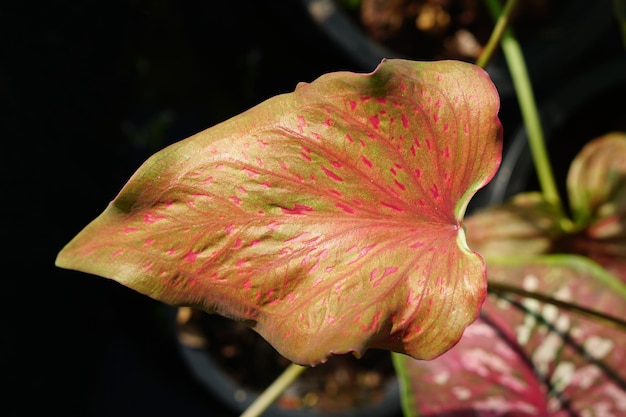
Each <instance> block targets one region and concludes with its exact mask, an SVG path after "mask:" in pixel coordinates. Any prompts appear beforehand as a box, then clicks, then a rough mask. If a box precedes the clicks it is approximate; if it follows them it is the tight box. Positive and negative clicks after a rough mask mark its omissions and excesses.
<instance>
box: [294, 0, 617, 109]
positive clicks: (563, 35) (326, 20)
mask: <svg viewBox="0 0 626 417" xmlns="http://www.w3.org/2000/svg"><path fill="white" fill-rule="evenodd" d="M300 2H301V4H302V6H303V7H304V8H305V9H306V10H307V12H308V13H309V15H310V16H311V19H312V20H313V21H314V22H315V23H316V24H317V26H318V27H319V28H320V30H321V31H322V32H323V33H325V34H326V35H327V37H328V38H329V39H330V40H331V41H333V42H334V43H335V44H336V45H337V46H338V47H339V48H340V49H341V50H343V51H344V52H345V53H346V55H347V56H349V57H350V58H351V59H352V60H353V61H354V62H355V63H356V64H357V65H358V66H360V67H361V68H362V69H363V70H364V71H371V70H373V69H374V68H375V67H376V66H377V65H378V63H380V61H381V59H383V58H408V59H416V60H432V59H433V57H430V56H406V55H405V54H402V53H399V52H397V51H394V50H392V49H390V48H389V47H386V46H385V45H383V44H382V43H380V42H376V41H374V40H372V39H371V38H370V37H369V36H368V34H367V33H366V32H365V30H364V29H363V28H362V27H360V26H359V25H358V24H357V23H355V21H354V19H353V18H351V17H350V15H349V14H348V13H347V12H346V10H345V9H344V8H342V7H341V6H340V3H339V2H338V1H336V0H300ZM612 3H613V2H612V1H609V0H600V1H594V2H589V1H585V0H572V1H562V2H561V3H560V4H559V5H558V6H557V7H558V8H559V11H558V13H557V14H555V16H554V17H553V18H551V19H547V21H545V22H542V23H541V26H539V27H533V33H534V34H535V35H534V36H525V37H523V39H521V42H523V43H522V45H521V46H522V49H523V52H524V56H525V59H526V61H527V66H528V73H529V75H530V77H531V78H532V80H533V84H534V87H535V89H536V91H537V92H538V91H541V90H543V89H544V86H550V84H551V83H553V82H559V81H560V80H561V79H562V77H563V74H564V73H567V74H572V73H575V72H577V71H579V70H580V69H581V68H580V65H577V63H579V62H582V61H584V59H585V57H587V56H589V55H593V54H594V53H595V52H597V50H598V46H599V45H601V44H602V42H603V39H605V38H606V36H607V34H609V33H610V31H611V30H612V29H613V28H614V26H615V24H616V21H615V17H614V11H613V4H612ZM486 70H487V72H488V73H489V75H490V76H491V78H492V80H493V82H494V84H495V85H496V87H497V88H498V91H499V93H500V96H501V98H502V101H503V102H508V101H513V104H514V95H515V92H514V89H513V85H512V82H511V77H510V74H509V71H508V68H507V65H506V62H505V61H504V58H503V56H502V55H500V54H496V56H494V58H493V60H492V61H491V62H490V63H489V65H488V66H487V67H486Z"/></svg>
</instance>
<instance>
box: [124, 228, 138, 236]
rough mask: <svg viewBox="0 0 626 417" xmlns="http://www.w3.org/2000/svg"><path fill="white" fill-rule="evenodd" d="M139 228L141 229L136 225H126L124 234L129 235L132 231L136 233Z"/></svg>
mask: <svg viewBox="0 0 626 417" xmlns="http://www.w3.org/2000/svg"><path fill="white" fill-rule="evenodd" d="M138 230H139V229H137V228H136V227H125V228H124V234H126V235H129V234H131V233H135V232H136V231H138Z"/></svg>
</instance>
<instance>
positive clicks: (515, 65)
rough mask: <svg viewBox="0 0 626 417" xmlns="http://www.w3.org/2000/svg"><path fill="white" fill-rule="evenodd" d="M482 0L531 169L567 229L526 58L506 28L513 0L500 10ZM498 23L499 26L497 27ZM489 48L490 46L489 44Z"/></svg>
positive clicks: (494, 1)
mask: <svg viewBox="0 0 626 417" xmlns="http://www.w3.org/2000/svg"><path fill="white" fill-rule="evenodd" d="M485 1H486V4H487V6H488V8H489V10H490V12H491V14H492V15H493V16H494V18H496V19H497V23H496V28H495V29H494V31H495V30H496V29H498V31H501V32H502V33H501V35H500V36H501V37H502V38H501V40H500V44H501V46H502V52H503V53H504V58H505V59H506V62H507V65H508V67H509V71H510V73H511V79H512V81H513V86H514V88H515V92H516V95H517V98H518V101H519V105H520V111H521V113H522V119H523V121H524V126H525V128H526V134H527V137H528V145H529V147H530V151H531V154H532V157H533V162H534V165H535V169H536V170H537V177H538V179H539V184H540V186H541V191H542V193H543V196H544V198H545V200H546V201H547V202H548V203H549V204H551V205H552V206H553V207H554V208H555V209H556V210H557V213H559V216H560V218H561V219H562V221H561V225H562V227H563V228H568V227H569V226H568V224H569V223H570V222H569V221H568V220H567V219H566V218H565V215H564V212H563V206H562V204H561V197H560V195H559V192H558V189H557V186H556V182H555V180H554V175H553V173H552V168H551V165H550V159H549V157H548V151H547V149H546V144H545V143H546V141H545V137H544V134H543V130H542V127H541V120H540V117H539V112H538V110H537V104H536V101H535V96H534V93H533V89H532V84H531V82H530V76H529V74H528V70H527V67H526V61H525V60H524V55H523V53H522V49H521V47H520V44H519V42H518V41H517V39H516V38H515V36H514V34H513V31H512V30H511V28H510V27H507V24H508V23H509V20H510V17H511V13H512V11H513V9H514V7H515V4H516V2H517V0H508V1H507V3H506V5H505V8H504V11H503V10H502V8H501V6H500V4H499V2H498V0H485ZM501 26H503V27H502V28H501ZM490 42H491V40H490ZM490 48H494V47H493V46H490ZM488 54H493V50H492V49H490V50H487V49H486V50H485V51H484V52H483V54H482V55H481V57H479V60H478V61H479V62H480V64H481V65H486V62H487V61H488V60H489V59H490V58H491V55H488ZM483 55H484V56H483Z"/></svg>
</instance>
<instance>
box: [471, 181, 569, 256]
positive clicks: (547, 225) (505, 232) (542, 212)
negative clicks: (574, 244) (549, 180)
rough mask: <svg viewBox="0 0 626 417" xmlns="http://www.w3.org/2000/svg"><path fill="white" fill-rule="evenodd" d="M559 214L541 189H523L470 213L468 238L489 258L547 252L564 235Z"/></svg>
mask: <svg viewBox="0 0 626 417" xmlns="http://www.w3.org/2000/svg"><path fill="white" fill-rule="evenodd" d="M558 218H559V214H558V212H557V211H556V210H555V208H554V207H553V206H552V205H550V204H549V203H548V202H546V201H545V199H544V198H543V196H542V194H541V193H538V192H528V193H522V194H519V195H516V196H515V197H513V198H511V199H510V200H509V201H507V202H505V203H503V204H498V205H492V206H488V207H484V208H481V209H480V210H478V211H476V212H474V213H473V214H472V215H471V216H468V217H467V219H465V228H466V234H467V242H468V244H469V246H470V247H471V248H472V249H474V250H475V251H477V252H478V253H480V254H481V256H482V257H483V258H485V259H487V260H488V259H490V258H491V257H501V256H514V255H523V256H526V257H528V256H533V255H539V254H544V253H547V252H549V251H551V250H552V249H553V243H554V241H555V240H557V239H559V238H560V237H561V235H562V230H561V229H560V227H559V224H558Z"/></svg>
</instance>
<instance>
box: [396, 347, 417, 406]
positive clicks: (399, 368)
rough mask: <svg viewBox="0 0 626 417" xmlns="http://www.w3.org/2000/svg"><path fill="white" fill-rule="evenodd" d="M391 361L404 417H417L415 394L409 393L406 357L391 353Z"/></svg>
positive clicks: (409, 385)
mask: <svg viewBox="0 0 626 417" xmlns="http://www.w3.org/2000/svg"><path fill="white" fill-rule="evenodd" d="M391 361H392V363H393V367H394V369H395V371H396V376H397V378H398V384H399V386H400V405H401V406H402V415H403V416H404V417H418V416H419V414H418V413H417V407H416V404H415V394H413V391H411V383H410V380H409V371H408V369H407V367H406V366H407V365H406V361H407V357H406V356H405V355H403V354H401V353H396V352H391Z"/></svg>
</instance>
